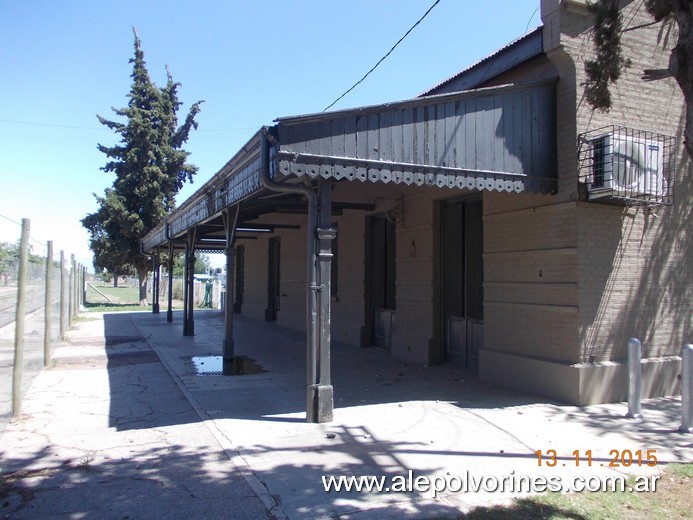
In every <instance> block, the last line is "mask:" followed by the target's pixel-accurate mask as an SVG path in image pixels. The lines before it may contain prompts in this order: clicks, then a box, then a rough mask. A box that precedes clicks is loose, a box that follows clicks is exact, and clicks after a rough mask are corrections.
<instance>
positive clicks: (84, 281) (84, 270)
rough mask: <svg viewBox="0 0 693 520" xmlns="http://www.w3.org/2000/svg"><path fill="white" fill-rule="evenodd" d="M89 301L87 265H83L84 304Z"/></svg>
mask: <svg viewBox="0 0 693 520" xmlns="http://www.w3.org/2000/svg"><path fill="white" fill-rule="evenodd" d="M86 303H87V266H86V265H85V266H82V305H86Z"/></svg>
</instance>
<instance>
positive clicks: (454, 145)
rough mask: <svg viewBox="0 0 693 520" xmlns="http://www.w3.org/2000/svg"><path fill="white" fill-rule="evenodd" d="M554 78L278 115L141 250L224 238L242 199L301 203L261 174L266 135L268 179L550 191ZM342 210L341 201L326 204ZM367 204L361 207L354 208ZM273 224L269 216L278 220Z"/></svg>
mask: <svg viewBox="0 0 693 520" xmlns="http://www.w3.org/2000/svg"><path fill="white" fill-rule="evenodd" d="M554 85H555V82H554V81H546V82H540V83H532V84H523V85H507V86H500V87H490V88H483V89H476V90H469V91H463V92H456V93H452V94H442V95H435V96H428V97H421V98H415V99H411V100H406V101H401V102H395V103H386V104H383V105H375V106H369V107H361V108H355V109H350V110H342V111H335V112H326V113H319V114H310V115H303V116H295V117H284V118H279V119H277V120H276V121H275V123H276V124H275V125H274V126H272V127H269V128H263V129H260V130H259V131H258V132H256V133H255V135H254V136H253V137H252V138H251V139H250V140H249V141H248V142H247V143H246V145H245V146H243V147H242V148H241V149H240V150H239V151H238V152H237V153H236V154H235V155H234V156H233V157H232V158H231V160H230V161H229V162H228V163H226V164H225V165H224V167H223V168H222V169H221V170H220V171H219V172H218V173H217V174H216V175H214V177H212V179H210V180H209V181H208V182H207V183H205V184H204V185H203V186H202V187H201V188H200V189H199V190H198V191H197V192H196V193H195V194H194V195H192V196H191V197H190V198H189V199H188V200H187V201H185V202H184V203H183V204H182V205H181V206H180V207H178V208H177V209H176V210H174V211H173V213H171V215H169V216H168V217H167V219H166V220H165V221H164V222H163V223H162V224H160V225H159V226H158V227H157V228H155V229H153V230H152V231H151V232H150V233H149V234H148V235H147V236H146V237H145V238H144V239H143V241H142V248H143V250H144V251H145V252H149V251H152V250H154V249H155V248H157V247H160V246H164V245H165V244H168V243H169V242H174V243H175V242H177V241H180V240H181V239H182V238H183V237H185V236H186V233H187V231H188V230H189V229H191V228H193V227H194V228H195V229H196V234H195V236H196V247H197V248H199V249H201V250H215V249H223V248H225V247H226V244H225V240H224V237H225V236H226V235H225V232H224V224H223V220H222V213H223V211H224V210H225V209H227V208H230V207H233V206H236V205H238V204H239V203H240V211H239V213H238V219H237V220H236V227H237V230H239V233H238V234H237V235H236V236H238V237H239V238H241V237H243V236H244V235H243V234H244V233H248V234H253V233H254V232H255V233H259V232H272V231H273V229H270V228H271V227H272V226H271V225H270V226H269V227H268V226H261V227H259V226H253V225H252V224H251V222H252V221H253V220H256V219H257V218H258V217H259V216H260V215H263V214H266V213H272V212H277V213H282V212H291V211H298V210H300V204H301V203H300V200H299V199H300V197H297V196H295V195H294V196H292V195H287V194H277V193H272V192H269V191H267V190H266V189H265V188H264V187H263V185H262V183H261V171H260V168H261V158H260V148H261V146H260V143H261V140H262V137H263V134H264V135H269V143H270V146H269V175H270V177H271V178H272V179H274V180H281V181H290V180H291V179H300V178H309V179H317V178H319V177H322V178H326V179H333V180H334V181H347V182H364V183H370V182H374V183H385V184H405V185H413V186H420V187H422V188H423V187H431V188H439V189H452V190H491V191H501V192H511V193H523V192H533V193H555V192H556V186H557V181H556V108H555V93H554V90H555V87H554ZM333 209H334V210H335V211H340V205H339V203H335V204H334V208H333ZM362 209H367V208H362ZM279 225H280V224H277V226H279Z"/></svg>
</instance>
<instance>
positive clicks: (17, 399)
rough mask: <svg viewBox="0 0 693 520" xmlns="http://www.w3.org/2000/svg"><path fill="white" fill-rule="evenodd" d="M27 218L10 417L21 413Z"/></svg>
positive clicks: (22, 241)
mask: <svg viewBox="0 0 693 520" xmlns="http://www.w3.org/2000/svg"><path fill="white" fill-rule="evenodd" d="M30 227H31V225H30V221H29V219H28V218H23V219H22V238H21V239H20V242H19V267H18V272H17V314H16V319H15V328H14V364H13V365H12V417H18V416H19V415H21V413H22V372H23V371H24V313H25V311H26V300H25V298H26V280H27V276H26V270H27V262H28V253H29V229H30Z"/></svg>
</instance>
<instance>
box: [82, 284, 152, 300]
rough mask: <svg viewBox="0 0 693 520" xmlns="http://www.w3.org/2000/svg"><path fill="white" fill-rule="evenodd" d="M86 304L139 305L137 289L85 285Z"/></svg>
mask: <svg viewBox="0 0 693 520" xmlns="http://www.w3.org/2000/svg"><path fill="white" fill-rule="evenodd" d="M87 302H88V303H91V304H125V305H139V302H140V291H139V287H131V286H129V285H119V286H118V287H113V286H112V285H105V284H93V283H89V284H88V285H87Z"/></svg>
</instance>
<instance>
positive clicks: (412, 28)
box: [323, 0, 440, 112]
mask: <svg viewBox="0 0 693 520" xmlns="http://www.w3.org/2000/svg"><path fill="white" fill-rule="evenodd" d="M439 3H440V0H436V1H435V2H433V5H432V6H431V7H429V8H428V11H426V12H425V13H424V15H423V16H422V17H421V18H419V20H418V21H417V22H416V23H415V24H414V25H412V26H411V27H410V28H409V30H408V31H407V32H406V33H404V36H402V37H401V38H400V39H399V40H398V41H397V43H395V44H394V45H393V46H392V48H391V49H390V50H389V51H387V54H385V56H383V57H382V58H380V59H379V60H378V63H376V64H375V65H373V67H372V68H371V70H369V71H368V72H366V74H365V75H364V76H363V77H362V78H361V79H360V80H358V81H357V82H356V83H354V84H353V85H352V86H351V88H349V89H348V90H347V91H346V92H344V94H342V95H341V96H339V97H338V98H337V99H335V100H334V101H333V102H332V103H330V104H329V105H328V106H327V107H325V109H324V110H323V112H326V111H327V110H329V109H330V108H332V107H333V106H334V105H335V104H336V103H337V102H338V101H339V100H340V99H342V98H343V97H344V96H346V95H347V94H348V93H349V92H351V91H352V90H354V89H355V88H356V87H358V86H359V85H360V84H361V83H362V82H363V80H365V79H366V78H367V77H368V76H369V75H370V74H371V72H373V71H374V70H375V69H377V68H378V65H380V64H381V63H382V62H383V61H385V60H386V59H387V57H388V56H389V55H390V54H392V51H394V50H395V48H396V47H397V46H398V45H399V44H400V43H402V41H403V40H404V39H405V38H406V37H407V36H409V33H410V32H412V31H413V30H414V29H415V28H416V26H417V25H419V24H420V23H421V22H422V21H423V19H424V18H426V17H427V16H428V13H430V12H431V11H432V10H433V8H434V7H435V6H437V5H438V4H439Z"/></svg>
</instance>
